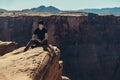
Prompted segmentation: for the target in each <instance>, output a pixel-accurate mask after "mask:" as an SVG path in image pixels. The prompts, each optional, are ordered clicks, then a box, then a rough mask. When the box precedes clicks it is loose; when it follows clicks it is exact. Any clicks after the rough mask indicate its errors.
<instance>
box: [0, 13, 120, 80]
mask: <svg viewBox="0 0 120 80" xmlns="http://www.w3.org/2000/svg"><path fill="white" fill-rule="evenodd" d="M39 19H43V20H45V21H46V27H47V28H48V34H49V43H51V44H53V45H57V46H58V47H59V48H60V50H61V59H63V61H64V70H63V71H64V75H68V76H69V77H70V78H71V79H72V80H110V79H112V80H119V79H120V77H119V75H120V71H119V69H120V66H119V53H120V36H119V34H120V16H113V15H96V14H87V13H61V14H54V15H46V16H43V15H41V14H39V15H36V16H31V15H27V16H25V15H20V16H14V17H10V16H9V17H0V39H1V40H9V41H15V42H17V43H18V45H19V46H24V45H25V44H26V43H27V42H28V41H29V39H30V38H31V34H32V30H34V29H35V27H36V26H37V22H38V20H39Z"/></svg>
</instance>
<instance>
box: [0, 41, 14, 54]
mask: <svg viewBox="0 0 120 80" xmlns="http://www.w3.org/2000/svg"><path fill="white" fill-rule="evenodd" d="M15 48H16V43H15V42H3V41H0V56H1V55H4V54H5V53H8V52H11V51H13V50H14V49H15Z"/></svg>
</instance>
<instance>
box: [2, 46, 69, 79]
mask: <svg viewBox="0 0 120 80" xmlns="http://www.w3.org/2000/svg"><path fill="white" fill-rule="evenodd" d="M51 47H52V49H53V50H52V51H51V50H49V51H44V49H43V48H42V47H37V48H34V49H30V50H29V51H26V52H23V50H24V47H21V48H19V49H16V50H14V51H12V52H9V53H7V54H5V55H3V56H1V57H0V64H1V66H0V80H69V79H66V78H65V77H62V69H63V62H62V61H59V57H60V50H59V49H58V48H57V47H54V46H51ZM62 78H63V79H62Z"/></svg>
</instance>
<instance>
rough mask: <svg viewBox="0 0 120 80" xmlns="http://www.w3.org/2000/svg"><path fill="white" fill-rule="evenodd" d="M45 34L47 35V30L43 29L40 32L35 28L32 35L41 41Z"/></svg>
mask: <svg viewBox="0 0 120 80" xmlns="http://www.w3.org/2000/svg"><path fill="white" fill-rule="evenodd" d="M45 33H47V29H45V28H43V29H42V30H40V29H39V28H37V29H36V30H35V31H34V32H33V34H35V35H37V37H38V39H40V40H43V39H44V38H45Z"/></svg>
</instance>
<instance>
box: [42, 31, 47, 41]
mask: <svg viewBox="0 0 120 80" xmlns="http://www.w3.org/2000/svg"><path fill="white" fill-rule="evenodd" d="M46 40H48V33H45V38H44V39H43V40H42V43H43V42H44V41H46Z"/></svg>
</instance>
